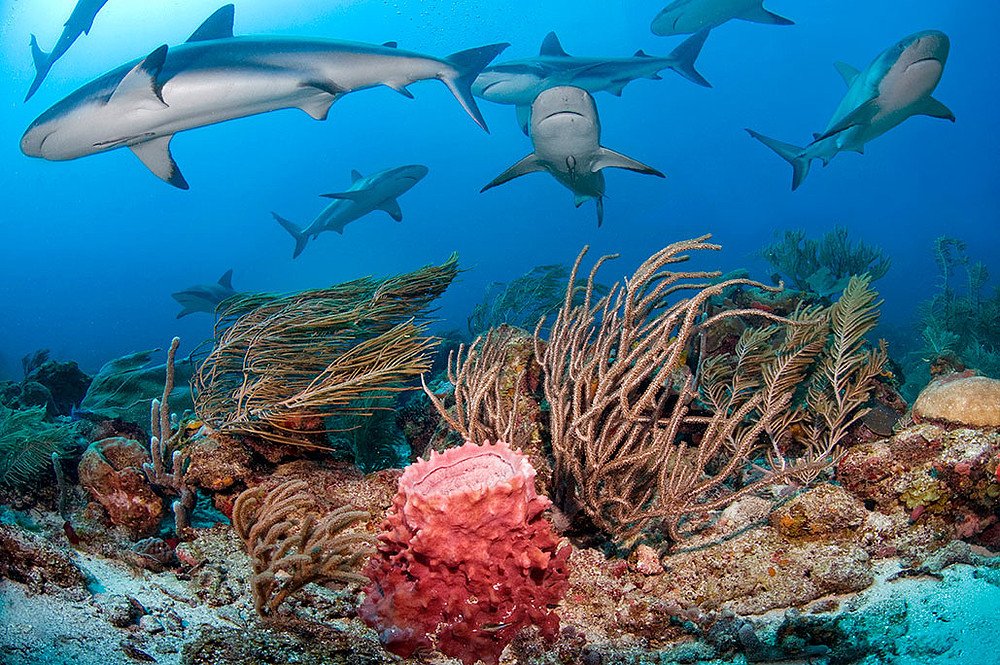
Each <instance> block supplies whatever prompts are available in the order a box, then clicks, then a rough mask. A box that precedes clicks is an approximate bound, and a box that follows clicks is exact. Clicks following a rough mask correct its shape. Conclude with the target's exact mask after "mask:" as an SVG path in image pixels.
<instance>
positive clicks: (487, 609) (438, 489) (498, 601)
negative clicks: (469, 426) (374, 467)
mask: <svg viewBox="0 0 1000 665" xmlns="http://www.w3.org/2000/svg"><path fill="white" fill-rule="evenodd" d="M534 479H535V471H534V469H533V468H532V467H531V465H530V464H529V463H528V460H527V458H526V457H525V456H524V455H521V454H520V453H517V452H515V451H512V450H511V449H510V447H508V446H507V444H505V443H495V444H485V445H482V446H479V445H476V444H473V443H466V444H465V445H464V446H461V447H460V448H453V449H451V450H449V451H447V452H445V453H444V454H437V453H435V452H432V453H431V457H430V459H429V460H421V461H419V462H417V463H416V464H412V465H410V466H409V467H407V468H406V470H405V471H404V472H403V476H402V477H401V478H400V481H399V493H398V494H397V495H396V498H395V500H394V502H393V506H392V508H391V509H390V512H389V515H388V517H387V518H386V522H385V525H384V529H385V533H383V534H382V535H381V536H380V537H379V545H378V552H377V554H376V555H375V556H373V557H372V559H371V560H370V562H369V564H368V567H367V569H366V570H365V574H366V575H368V576H369V577H370V578H371V580H372V582H371V584H369V585H368V586H367V587H366V591H367V593H368V596H367V598H366V599H365V601H364V603H362V605H361V608H360V609H359V610H358V613H359V615H360V616H361V618H362V619H363V620H364V621H365V622H366V623H368V624H369V625H370V626H372V627H373V628H375V629H376V630H377V631H378V632H379V637H380V639H381V640H382V642H383V644H384V645H385V646H386V648H387V649H389V650H390V651H392V652H393V653H395V654H398V655H400V656H404V657H406V656H409V655H411V654H412V653H414V652H415V651H416V650H418V649H421V648H437V649H438V650H440V651H442V652H443V653H445V654H446V655H449V656H453V657H456V658H460V659H461V660H462V662H464V663H466V664H467V665H470V664H471V663H474V662H476V661H477V660H482V661H483V662H484V663H486V665H495V664H496V663H497V662H498V661H499V658H500V653H501V652H502V651H503V649H504V647H505V646H506V645H507V644H508V643H509V642H510V641H511V640H512V639H513V638H514V636H515V635H516V634H517V633H518V632H519V631H520V630H521V629H522V628H524V627H526V626H530V625H535V626H538V628H539V630H540V631H541V633H542V635H543V636H545V637H546V638H548V639H553V638H554V637H555V636H556V633H557V631H558V628H559V617H558V616H557V615H556V614H555V613H554V612H552V610H551V609H550V606H552V605H554V604H556V603H558V602H559V601H560V599H561V598H562V596H563V595H564V594H565V593H566V590H567V588H568V582H567V577H568V571H567V564H566V559H567V557H568V556H569V549H570V548H569V547H562V548H560V547H559V540H558V539H557V538H556V536H555V534H554V533H553V531H552V527H551V525H550V524H549V523H548V521H546V519H545V518H544V516H543V514H542V513H543V511H544V510H545V509H546V508H547V507H548V506H549V505H550V502H549V500H548V499H546V498H545V497H541V496H538V495H537V494H536V492H535V482H534Z"/></svg>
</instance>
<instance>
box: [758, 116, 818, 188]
mask: <svg viewBox="0 0 1000 665" xmlns="http://www.w3.org/2000/svg"><path fill="white" fill-rule="evenodd" d="M747 133H748V134H750V136H752V137H754V138H755V139H757V140H758V141H760V142H761V143H763V144H764V145H766V146H767V147H768V148H770V149H771V150H773V151H774V152H776V153H777V154H778V156H779V157H781V158H782V159H784V160H785V161H786V162H788V163H789V164H791V165H792V191H793V192H794V191H795V190H796V189H798V187H799V185H801V184H802V181H803V180H805V179H806V176H807V175H809V163H810V162H812V158H811V157H809V156H808V155H807V154H806V151H805V150H804V149H803V148H800V147H799V146H797V145H792V144H791V143H784V142H782V141H778V140H776V139H772V138H770V137H769V136H764V135H763V134H758V133H757V132H755V131H754V130H752V129H748V130H747Z"/></svg>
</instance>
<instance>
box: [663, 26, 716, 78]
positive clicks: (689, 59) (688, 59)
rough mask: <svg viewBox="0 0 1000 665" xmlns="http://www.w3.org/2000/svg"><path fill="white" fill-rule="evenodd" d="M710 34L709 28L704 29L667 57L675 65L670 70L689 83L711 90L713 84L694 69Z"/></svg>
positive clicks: (671, 65) (682, 43)
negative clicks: (695, 62)
mask: <svg viewBox="0 0 1000 665" xmlns="http://www.w3.org/2000/svg"><path fill="white" fill-rule="evenodd" d="M708 33H709V29H708V28H702V29H701V30H699V31H698V32H696V33H694V34H693V35H691V36H690V37H688V38H687V39H685V40H684V41H683V42H681V45H680V46H678V47H677V48H675V49H674V50H673V51H671V52H670V55H668V56H667V57H668V58H670V59H671V60H673V63H672V64H670V65H669V67H670V69H672V70H674V71H675V72H677V73H678V74H680V75H681V76H683V77H684V78H686V79H687V80H688V81H691V83H696V84H698V85H701V86H704V87H706V88H711V87H712V84H711V83H709V82H708V81H707V80H705V77H704V76H702V75H701V74H700V73H698V70H696V69H695V68H694V61H695V60H697V59H698V55H699V54H700V53H701V47H702V46H704V45H705V40H706V39H708Z"/></svg>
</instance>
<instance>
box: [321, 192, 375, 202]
mask: <svg viewBox="0 0 1000 665" xmlns="http://www.w3.org/2000/svg"><path fill="white" fill-rule="evenodd" d="M320 196H322V197H324V198H327V199H341V200H344V201H357V200H359V199H360V198H361V197H362V196H364V193H363V192H330V193H329V194H320Z"/></svg>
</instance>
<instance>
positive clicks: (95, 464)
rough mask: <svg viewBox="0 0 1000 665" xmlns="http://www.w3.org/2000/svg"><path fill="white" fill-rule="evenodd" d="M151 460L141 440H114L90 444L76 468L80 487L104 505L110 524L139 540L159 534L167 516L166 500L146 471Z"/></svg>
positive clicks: (117, 438) (116, 438)
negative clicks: (165, 510)
mask: <svg viewBox="0 0 1000 665" xmlns="http://www.w3.org/2000/svg"><path fill="white" fill-rule="evenodd" d="M149 461H150V459H149V453H147V452H146V449H145V447H144V446H143V445H142V444H140V443H139V442H138V441H133V440H131V439H125V438H122V437H115V438H111V439H102V440H100V441H95V442H93V443H91V444H90V446H88V447H87V450H85V451H84V453H83V457H81V458H80V464H79V467H78V469H77V472H78V473H79V475H80V485H81V486H82V487H83V488H84V489H85V490H87V492H89V493H90V496H91V497H92V498H93V500H94V501H97V502H98V503H100V504H101V506H103V508H104V510H105V511H106V512H107V514H108V517H109V518H110V519H111V523H112V524H114V525H116V526H120V527H122V528H124V529H125V530H126V531H128V533H130V534H131V535H132V536H134V537H136V538H139V537H144V536H149V535H151V534H153V533H156V531H157V529H158V528H159V526H160V520H161V519H162V517H163V514H164V508H163V499H161V498H160V496H159V495H158V494H157V493H156V492H155V491H153V488H152V486H151V485H150V483H149V481H148V480H147V478H146V474H145V472H144V471H143V466H144V465H145V464H148V463H149Z"/></svg>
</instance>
